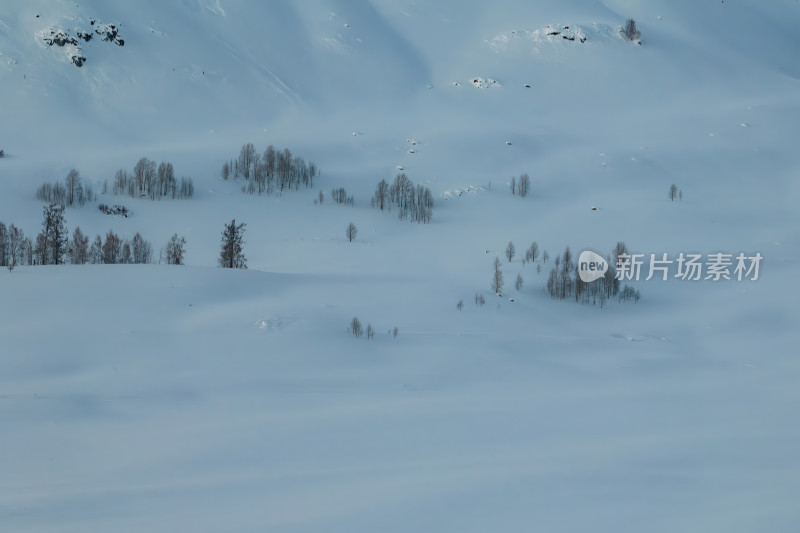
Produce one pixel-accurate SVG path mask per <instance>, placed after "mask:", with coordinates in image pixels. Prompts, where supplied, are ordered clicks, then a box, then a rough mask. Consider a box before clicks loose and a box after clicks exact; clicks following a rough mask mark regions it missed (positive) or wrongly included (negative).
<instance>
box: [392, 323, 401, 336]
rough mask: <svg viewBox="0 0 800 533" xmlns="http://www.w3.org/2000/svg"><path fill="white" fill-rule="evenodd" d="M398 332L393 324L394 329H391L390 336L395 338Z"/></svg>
mask: <svg viewBox="0 0 800 533" xmlns="http://www.w3.org/2000/svg"><path fill="white" fill-rule="evenodd" d="M398 333H400V330H399V329H397V326H395V327H394V329H393V330H392V336H393V337H394V338H395V339H396V338H397V334H398Z"/></svg>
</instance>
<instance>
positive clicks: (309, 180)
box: [220, 143, 318, 195]
mask: <svg viewBox="0 0 800 533" xmlns="http://www.w3.org/2000/svg"><path fill="white" fill-rule="evenodd" d="M317 174H318V170H317V166H316V165H315V164H314V163H311V162H309V163H306V161H305V160H304V159H303V158H302V157H295V156H293V155H292V152H291V150H289V149H288V148H284V149H283V150H279V149H276V148H275V147H274V146H272V145H270V146H268V147H267V149H266V150H264V153H259V152H258V150H256V147H255V146H254V145H253V144H252V143H247V144H244V145H242V148H241V149H240V150H239V157H237V158H236V159H235V160H231V161H229V162H225V163H224V164H223V165H222V171H221V173H220V175H221V177H222V179H223V180H229V179H234V180H236V179H239V178H240V177H241V178H244V180H245V182H246V183H245V185H243V186H242V191H243V192H245V193H247V194H259V195H260V194H267V195H270V194H273V193H276V192H277V193H282V192H283V191H284V190H298V189H299V188H300V186H301V185H302V186H303V187H308V188H310V187H313V186H314V178H316V176H317Z"/></svg>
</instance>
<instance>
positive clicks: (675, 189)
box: [669, 183, 683, 202]
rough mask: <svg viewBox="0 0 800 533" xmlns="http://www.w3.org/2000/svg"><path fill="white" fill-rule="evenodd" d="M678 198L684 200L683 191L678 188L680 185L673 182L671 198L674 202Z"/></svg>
mask: <svg viewBox="0 0 800 533" xmlns="http://www.w3.org/2000/svg"><path fill="white" fill-rule="evenodd" d="M676 198H677V199H678V200H681V201H683V191H682V190H680V189H678V186H677V185H675V184H674V183H673V184H672V185H670V186H669V199H670V200H671V201H673V202H674V201H675V199H676Z"/></svg>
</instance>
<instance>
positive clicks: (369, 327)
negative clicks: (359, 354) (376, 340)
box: [367, 324, 375, 339]
mask: <svg viewBox="0 0 800 533" xmlns="http://www.w3.org/2000/svg"><path fill="white" fill-rule="evenodd" d="M374 336H375V330H374V329H373V328H372V324H367V338H368V339H371V338H372V337H374Z"/></svg>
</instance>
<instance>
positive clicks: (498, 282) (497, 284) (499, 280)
mask: <svg viewBox="0 0 800 533" xmlns="http://www.w3.org/2000/svg"><path fill="white" fill-rule="evenodd" d="M503 283H504V282H503V272H502V271H501V270H500V259H498V258H496V257H495V258H494V275H493V276H492V290H493V291H494V292H495V294H500V291H501V290H503Z"/></svg>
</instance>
